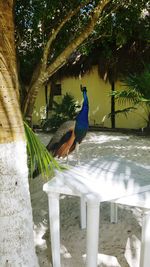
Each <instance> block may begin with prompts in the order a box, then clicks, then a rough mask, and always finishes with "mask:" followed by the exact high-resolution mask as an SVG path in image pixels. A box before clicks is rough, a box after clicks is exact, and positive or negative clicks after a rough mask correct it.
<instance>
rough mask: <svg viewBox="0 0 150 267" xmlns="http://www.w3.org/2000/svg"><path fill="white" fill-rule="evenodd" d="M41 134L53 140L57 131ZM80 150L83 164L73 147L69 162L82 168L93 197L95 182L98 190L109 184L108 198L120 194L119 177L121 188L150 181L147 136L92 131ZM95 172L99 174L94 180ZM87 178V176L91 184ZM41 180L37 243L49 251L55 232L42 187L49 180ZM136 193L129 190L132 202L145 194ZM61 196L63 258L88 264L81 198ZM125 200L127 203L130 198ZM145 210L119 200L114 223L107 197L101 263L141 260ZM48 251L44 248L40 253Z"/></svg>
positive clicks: (116, 266) (105, 266)
mask: <svg viewBox="0 0 150 267" xmlns="http://www.w3.org/2000/svg"><path fill="white" fill-rule="evenodd" d="M39 136H41V138H42V140H43V141H44V143H45V144H47V143H48V142H49V141H50V138H51V136H52V135H51V134H43V133H42V134H41V133H40V134H39ZM79 153H80V161H81V164H80V165H79V164H78V165H77V158H76V153H75V152H73V153H72V154H71V155H69V164H68V168H69V169H70V168H72V171H73V172H74V174H75V172H76V173H78V176H77V179H78V185H79V186H80V188H79V189H80V190H81V191H82V192H83V193H84V195H85V197H90V195H89V188H90V187H91V186H93V190H95V194H97V193H98V187H103V186H104V184H105V185H106V186H105V187H104V190H103V194H102V200H105V196H106V194H109V195H110V198H112V197H113V194H115V195H116V193H115V192H112V191H114V190H112V188H114V186H115V184H117V183H118V179H119V181H120V182H119V184H118V188H119V189H118V191H119V193H118V194H124V193H125V194H126V192H128V193H131V194H132V193H133V192H135V193H136V191H138V190H139V189H140V186H141V185H148V184H149V173H150V167H149V162H150V139H149V138H147V137H144V136H136V135H131V134H127V135H126V134H122V133H117V132H115V133H114V132H88V134H87V136H86V138H85V139H84V141H83V142H82V143H81V145H80V149H79ZM108 159H109V160H110V161H109V162H108ZM124 159H126V160H127V161H125V162H126V164H124ZM59 161H60V162H62V163H64V164H66V163H67V162H66V159H59ZM89 163H90V164H89ZM88 166H90V167H88ZM99 168H101V179H99V180H98V177H99V173H98V169H99ZM137 170H138V171H137ZM91 176H92V179H93V181H92V185H91V179H90V178H91ZM141 177H142V180H141V179H140V178H141ZM71 178H72V176H70V175H69V174H68V175H67V171H66V179H68V181H70V185H71V187H72V188H74V186H75V184H74V181H73V179H71ZM84 178H86V184H87V186H86V187H85V185H84ZM35 180H36V179H35ZM41 181H42V180H41V178H37V180H36V181H34V182H33V189H34V190H33V189H32V190H31V191H32V196H31V199H32V204H33V206H34V208H33V215H34V222H35V227H34V228H35V229H34V233H35V244H36V247H38V248H39V250H42V252H40V253H42V255H46V251H48V253H50V252H51V247H50V246H48V242H49V238H50V237H49V231H48V227H49V226H48V206H47V196H46V195H44V196H43V195H42V194H41V193H40V191H41V190H42V184H43V182H41ZM35 189H36V190H35ZM36 192H37V193H36ZM38 196H39V197H38ZM140 196H141V199H140V201H143V203H146V205H148V204H149V199H150V196H149V194H148V193H146V194H145V193H142V194H141V195H140ZM131 198H132V197H131V196H128V201H131V203H132V202H133V203H135V202H136V203H137V201H138V199H139V197H138V196H137V195H136V194H135V195H134V199H131ZM60 200H61V201H60V206H61V208H60V212H61V214H60V223H61V229H60V230H61V264H62V266H65V267H71V266H72V267H76V266H80V267H83V266H85V263H84V262H85V253H86V230H81V228H80V203H79V198H76V197H72V196H66V195H65V196H64V195H61V197H60ZM123 201H124V203H125V199H124V198H123ZM128 201H127V202H128ZM119 203H120V202H119ZM141 214H142V212H141V210H140V209H138V208H134V207H128V206H127V207H125V206H124V205H121V204H118V223H117V224H111V223H110V203H108V204H107V202H103V203H102V205H101V218H100V246H99V252H101V254H98V264H99V265H98V266H99V267H137V266H138V264H139V255H140V243H141V242H140V238H141V223H142V220H141ZM42 255H41V254H40V257H42ZM82 255H84V256H82ZM42 264H43V263H42ZM42 264H41V266H43V267H44V266H45V265H44V264H43V265H42ZM47 266H49V265H46V267H47Z"/></svg>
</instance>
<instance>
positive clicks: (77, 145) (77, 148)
mask: <svg viewBox="0 0 150 267" xmlns="http://www.w3.org/2000/svg"><path fill="white" fill-rule="evenodd" d="M76 155H77V163H78V165H80V155H79V143H77V144H76Z"/></svg>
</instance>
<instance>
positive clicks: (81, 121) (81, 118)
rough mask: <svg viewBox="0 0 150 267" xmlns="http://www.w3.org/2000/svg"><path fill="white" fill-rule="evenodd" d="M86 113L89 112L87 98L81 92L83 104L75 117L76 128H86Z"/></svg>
mask: <svg viewBox="0 0 150 267" xmlns="http://www.w3.org/2000/svg"><path fill="white" fill-rule="evenodd" d="M88 112H89V103H88V97H87V93H86V91H83V104H82V109H81V111H80V112H79V114H78V115H77V117H76V127H78V128H82V127H83V128H88Z"/></svg>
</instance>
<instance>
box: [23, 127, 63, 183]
mask: <svg viewBox="0 0 150 267" xmlns="http://www.w3.org/2000/svg"><path fill="white" fill-rule="evenodd" d="M24 129H25V135H26V140H27V151H28V156H29V158H28V163H29V170H30V175H31V176H32V174H33V171H34V169H35V167H36V168H37V169H38V171H39V173H41V174H42V176H44V178H51V177H52V175H53V174H54V169H58V170H63V169H65V167H64V166H62V165H60V164H59V163H58V162H57V161H56V160H55V159H54V158H53V156H52V155H51V154H50V153H49V152H48V150H47V149H46V147H45V146H44V144H43V143H42V142H41V141H40V139H39V138H38V137H37V136H36V135H35V133H34V132H33V131H32V129H31V128H30V127H29V126H28V124H27V123H26V122H24Z"/></svg>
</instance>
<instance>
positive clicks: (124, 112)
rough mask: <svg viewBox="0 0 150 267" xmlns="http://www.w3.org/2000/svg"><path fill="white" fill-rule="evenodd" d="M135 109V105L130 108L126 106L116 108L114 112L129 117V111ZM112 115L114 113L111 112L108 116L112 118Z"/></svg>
mask: <svg viewBox="0 0 150 267" xmlns="http://www.w3.org/2000/svg"><path fill="white" fill-rule="evenodd" d="M134 110H136V108H135V107H128V108H124V109H118V110H116V111H115V112H114V114H115V115H120V114H123V115H125V117H126V118H127V116H128V114H129V112H132V111H134ZM111 116H112V113H109V114H108V115H107V117H108V118H111Z"/></svg>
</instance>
